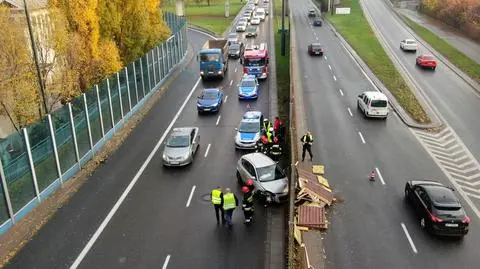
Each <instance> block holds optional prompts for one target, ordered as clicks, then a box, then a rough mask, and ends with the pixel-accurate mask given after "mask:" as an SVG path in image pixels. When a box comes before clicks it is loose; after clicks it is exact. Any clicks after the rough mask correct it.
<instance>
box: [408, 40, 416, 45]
mask: <svg viewBox="0 0 480 269" xmlns="http://www.w3.org/2000/svg"><path fill="white" fill-rule="evenodd" d="M415 43H416V42H415V41H413V40H407V44H410V45H413V44H415Z"/></svg>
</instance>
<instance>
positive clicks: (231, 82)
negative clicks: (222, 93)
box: [230, 71, 237, 86]
mask: <svg viewBox="0 0 480 269" xmlns="http://www.w3.org/2000/svg"><path fill="white" fill-rule="evenodd" d="M235 72H237V71H235ZM232 84H233V79H232V80H230V86H232Z"/></svg>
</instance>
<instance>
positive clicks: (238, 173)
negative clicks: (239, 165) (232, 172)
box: [237, 170, 243, 185]
mask: <svg viewBox="0 0 480 269" xmlns="http://www.w3.org/2000/svg"><path fill="white" fill-rule="evenodd" d="M237 182H238V184H240V185H242V183H243V182H242V177H241V176H240V172H238V170H237Z"/></svg>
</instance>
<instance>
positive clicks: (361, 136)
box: [358, 132, 365, 144]
mask: <svg viewBox="0 0 480 269" xmlns="http://www.w3.org/2000/svg"><path fill="white" fill-rule="evenodd" d="M358 135H359V136H360V139H362V143H363V144H365V139H364V138H363V135H362V133H361V132H358Z"/></svg>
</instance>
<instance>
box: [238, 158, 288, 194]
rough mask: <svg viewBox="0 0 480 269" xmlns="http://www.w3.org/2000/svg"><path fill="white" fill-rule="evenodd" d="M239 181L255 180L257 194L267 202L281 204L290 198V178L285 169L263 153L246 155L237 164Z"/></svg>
mask: <svg viewBox="0 0 480 269" xmlns="http://www.w3.org/2000/svg"><path fill="white" fill-rule="evenodd" d="M236 176H237V181H238V183H239V184H241V185H244V184H245V183H246V182H247V180H249V179H251V180H253V184H254V187H255V192H256V193H258V194H260V195H261V196H263V197H265V198H266V201H267V202H275V203H280V202H283V201H286V200H287V198H288V177H287V175H286V173H285V172H284V171H283V169H281V168H280V166H279V165H278V164H277V163H276V162H275V161H273V160H272V159H271V158H270V157H268V156H267V155H265V154H263V153H261V152H255V153H249V154H245V155H243V156H242V157H240V159H239V160H238V162H237V171H236Z"/></svg>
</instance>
